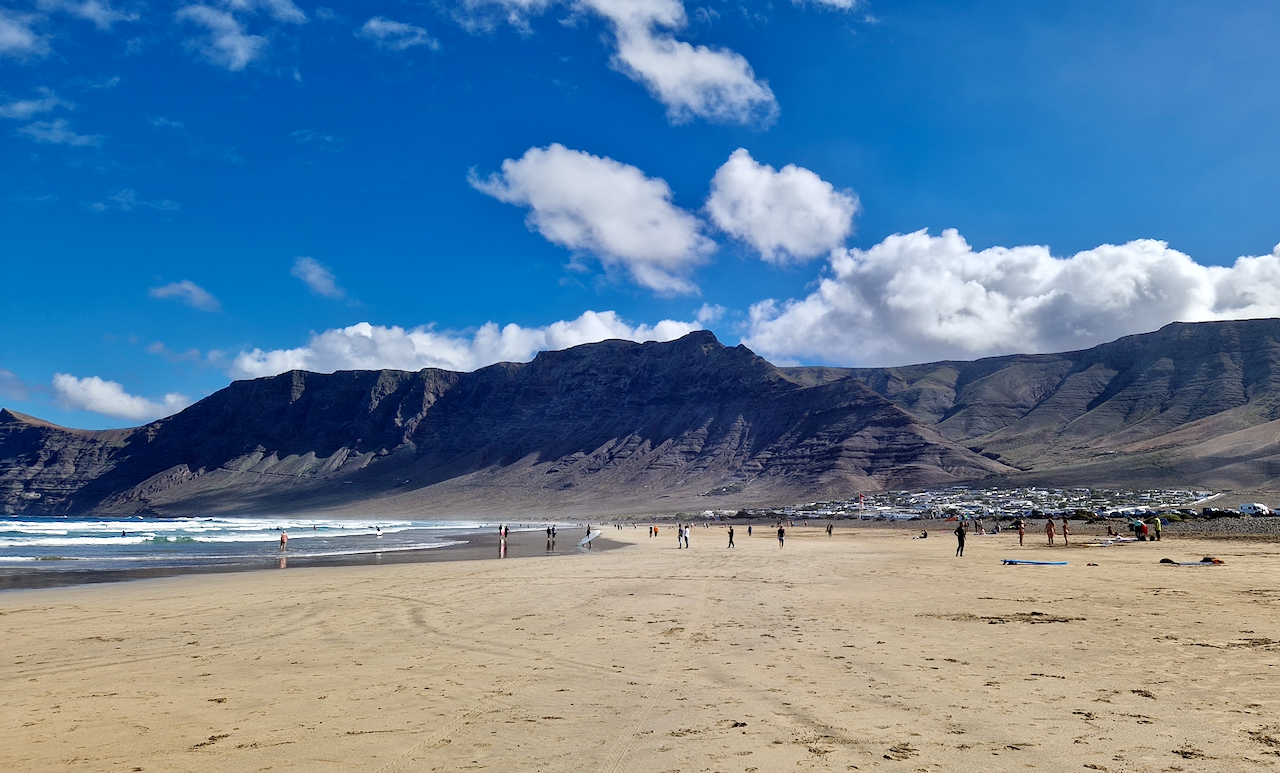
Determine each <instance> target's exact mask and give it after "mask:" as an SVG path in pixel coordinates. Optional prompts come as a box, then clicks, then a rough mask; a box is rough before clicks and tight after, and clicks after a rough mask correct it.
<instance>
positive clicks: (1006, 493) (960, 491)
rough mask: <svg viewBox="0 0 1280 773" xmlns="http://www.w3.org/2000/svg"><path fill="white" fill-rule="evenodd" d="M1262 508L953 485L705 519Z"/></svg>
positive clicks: (1184, 493)
mask: <svg viewBox="0 0 1280 773" xmlns="http://www.w3.org/2000/svg"><path fill="white" fill-rule="evenodd" d="M1271 514H1272V511H1271V509H1270V508H1269V507H1267V506H1266V505H1264V504H1263V503H1258V502H1240V503H1235V502H1231V501H1228V500H1226V499H1225V498H1224V497H1223V496H1221V495H1220V494H1219V493H1218V492H1216V491H1208V490H1193V489H1132V490H1130V489H1108V488H1036V487H1026V488H978V487H970V486H950V487H948V488H943V489H923V490H919V491H882V492H877V493H871V494H865V495H862V496H859V497H857V498H855V499H846V500H834V501H827V502H806V503H804V504H796V505H791V506H787V507H782V508H749V509H746V510H739V511H732V510H706V511H703V513H702V515H703V517H706V518H723V517H726V516H730V515H735V516H742V517H750V518H788V519H796V518H823V519H853V520H909V519H913V518H920V519H926V518H951V517H960V518H995V519H997V520H1014V519H1016V518H1029V517H1032V516H1053V517H1057V518H1061V517H1063V516H1066V517H1070V518H1083V519H1090V520H1092V519H1097V518H1113V519H1129V518H1144V517H1147V516H1152V515H1159V516H1162V517H1164V518H1166V519H1168V520H1180V519H1182V518H1186V517H1197V516H1198V517H1204V516H1216V515H1246V516H1251V515H1271Z"/></svg>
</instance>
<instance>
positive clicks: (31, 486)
mask: <svg viewBox="0 0 1280 773" xmlns="http://www.w3.org/2000/svg"><path fill="white" fill-rule="evenodd" d="M0 459H3V460H4V462H3V466H0V497H2V499H0V505H2V506H3V507H4V508H5V510H6V511H7V512H9V513H44V514H58V513H86V512H99V513H120V514H124V513H138V512H152V513H160V514H166V513H171V514H179V513H183V514H185V513H194V512H227V511H257V512H264V511H270V512H286V511H293V510H303V509H316V508H337V509H342V508H354V509H359V510H369V509H375V510H379V511H382V512H418V513H425V514H431V513H440V514H445V513H475V512H498V511H501V512H510V511H512V510H518V511H524V512H535V511H536V512H542V511H546V512H551V511H557V510H569V511H579V510H580V511H584V512H614V511H620V510H626V509H635V508H646V507H647V508H655V507H657V508H661V507H663V506H664V504H670V505H677V504H678V505H679V506H688V503H695V504H696V503H702V504H703V506H705V507H723V506H728V505H736V504H740V503H747V502H762V501H778V500H779V498H782V499H783V500H785V498H787V497H792V496H795V497H803V496H807V495H813V496H819V495H852V494H856V493H857V492H858V491H867V490H875V489H879V488H883V487H886V486H890V487H906V486H923V485H937V484H944V483H949V482H954V481H957V480H967V479H973V478H981V477H983V476H986V475H990V474H992V473H1002V472H1008V471H1010V469H1009V468H1007V467H1006V466H1004V465H1003V464H1001V463H999V462H996V461H993V460H991V459H988V458H984V457H982V456H980V455H979V454H976V453H974V452H973V451H970V450H969V449H966V448H965V447H963V445H961V444H959V443H957V442H954V441H952V440H949V439H947V438H945V437H943V436H942V435H941V434H940V433H939V432H937V431H936V430H934V429H933V428H931V427H929V426H928V425H927V424H926V423H925V422H922V421H921V420H919V419H917V418H915V417H913V416H911V415H910V414H909V413H908V412H906V411H904V410H903V409H902V408H900V407H898V406H897V405H894V404H893V403H892V402H891V401H890V400H888V399H886V398H885V397H883V396H881V395H879V394H877V393H876V392H875V391H873V390H872V389H870V388H868V387H867V386H866V385H865V384H863V383H862V382H861V381H860V380H858V379H856V378H844V379H823V380H815V381H813V382H806V381H805V380H803V379H796V378H792V377H790V376H788V375H787V374H786V373H784V372H783V371H780V370H779V369H777V368H775V367H774V366H773V365H771V364H769V363H768V362H766V361H765V360H763V359H761V358H759V357H757V356H756V355H755V354H753V353H752V352H751V351H749V350H748V349H746V348H745V347H741V346H739V347H736V348H728V347H725V346H722V345H721V344H720V343H719V342H718V341H716V339H715V337H714V336H713V335H711V334H710V333H706V332H700V333H693V334H690V335H689V336H686V337H685V338H682V339H680V340H678V341H672V342H669V343H648V344H635V343H630V342H624V341H606V342H602V343H598V344H588V345H585V346H579V347H575V348H573V349H568V350H565V351H560V352H545V353H543V354H540V355H539V356H538V357H537V358H535V359H534V361H533V362H530V363H527V364H512V363H502V364H498V365H494V366H491V367H488V368H484V369H481V370H479V371H476V372H474V373H452V372H448V371H441V370H433V369H427V370H423V371H419V372H416V373H407V372H401V371H352V372H340V373H334V374H316V373H304V372H292V373H286V374H282V375H280V376H276V377H273V378H264V379H257V380H254V381H241V382H236V383H234V384H232V385H230V386H229V387H227V388H226V389H223V390H221V391H219V392H217V393H215V394H213V395H211V396H210V397H208V398H206V399H205V400H202V401H200V402H199V403H196V404H195V405H193V406H191V407H190V408H188V409H186V410H184V411H182V412H181V413H179V414H176V415H174V416H171V417H168V418H166V419H162V420H160V421H157V422H154V423H152V424H149V425H146V426H144V427H139V428H137V429H133V430H112V431H109V432H90V431H84V430H67V429H63V428H60V427H55V426H53V425H49V424H45V423H43V422H39V421H38V420H34V419H31V418H30V417H24V416H21V415H18V414H13V413H10V412H4V413H0ZM708 494H712V496H707V495H708ZM663 500H670V501H668V502H663Z"/></svg>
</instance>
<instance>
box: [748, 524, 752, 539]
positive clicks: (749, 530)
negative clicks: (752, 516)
mask: <svg viewBox="0 0 1280 773" xmlns="http://www.w3.org/2000/svg"><path fill="white" fill-rule="evenodd" d="M747 536H748V537H750V536H751V524H747Z"/></svg>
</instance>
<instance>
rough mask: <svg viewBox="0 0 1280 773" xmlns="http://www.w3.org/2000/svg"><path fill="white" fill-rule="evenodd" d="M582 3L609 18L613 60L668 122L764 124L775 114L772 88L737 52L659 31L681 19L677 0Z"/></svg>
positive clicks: (591, 0) (681, 23)
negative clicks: (695, 43) (645, 91)
mask: <svg viewBox="0 0 1280 773" xmlns="http://www.w3.org/2000/svg"><path fill="white" fill-rule="evenodd" d="M587 5H589V6H590V7H592V8H594V9H595V10H596V11H597V12H599V13H600V14H601V15H603V16H604V17H605V18H607V19H609V20H610V21H611V22H612V23H613V27H614V34H615V35H617V39H618V52H617V54H616V55H615V56H614V58H613V66H614V67H615V68H616V69H617V70H618V71H619V72H621V73H623V74H624V75H626V76H627V77H628V78H631V79H632V80H634V81H636V82H638V83H642V84H644V86H645V88H647V89H648V90H649V93H651V94H652V95H653V96H654V97H655V98H657V100H658V101H659V102H661V103H662V104H663V105H665V106H666V108H667V116H668V118H670V119H671V121H672V122H673V123H686V122H688V121H690V120H692V119H694V118H704V119H706V120H709V121H715V122H719V123H739V124H752V123H758V124H762V125H768V124H770V123H772V122H773V121H774V119H776V118H777V116H778V102H777V100H776V99H775V98H774V96H773V91H772V90H770V89H769V85H768V84H767V83H765V82H763V81H759V80H756V77H755V73H754V72H753V71H752V69H751V65H750V64H749V63H748V62H747V60H746V59H745V58H744V57H743V56H742V55H741V54H738V53H735V52H733V51H730V50H728V49H723V48H720V49H713V48H708V47H707V46H693V45H691V44H689V43H686V42H684V41H682V40H676V39H675V38H674V37H673V36H672V35H671V34H670V33H669V32H664V31H660V30H679V29H682V28H683V27H684V26H685V24H686V23H687V19H686V17H685V13H684V5H683V4H682V3H680V2H678V1H677V0H641V2H635V1H634V0H587Z"/></svg>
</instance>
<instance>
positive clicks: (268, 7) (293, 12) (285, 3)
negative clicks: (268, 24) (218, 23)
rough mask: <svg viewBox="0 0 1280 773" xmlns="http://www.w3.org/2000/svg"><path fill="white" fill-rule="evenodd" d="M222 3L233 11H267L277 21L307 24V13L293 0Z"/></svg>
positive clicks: (253, 0) (224, 1)
mask: <svg viewBox="0 0 1280 773" xmlns="http://www.w3.org/2000/svg"><path fill="white" fill-rule="evenodd" d="M222 5H223V6H225V7H226V8H228V9H230V10H231V11H233V12H235V11H240V12H245V13H256V12H257V11H266V12H267V15H268V16H270V17H271V18H273V19H275V20H276V21H283V22H289V23H290V24H305V23H306V21H307V15H306V14H305V13H303V12H302V9H300V8H298V6H296V5H294V4H293V0H223V2H222Z"/></svg>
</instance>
